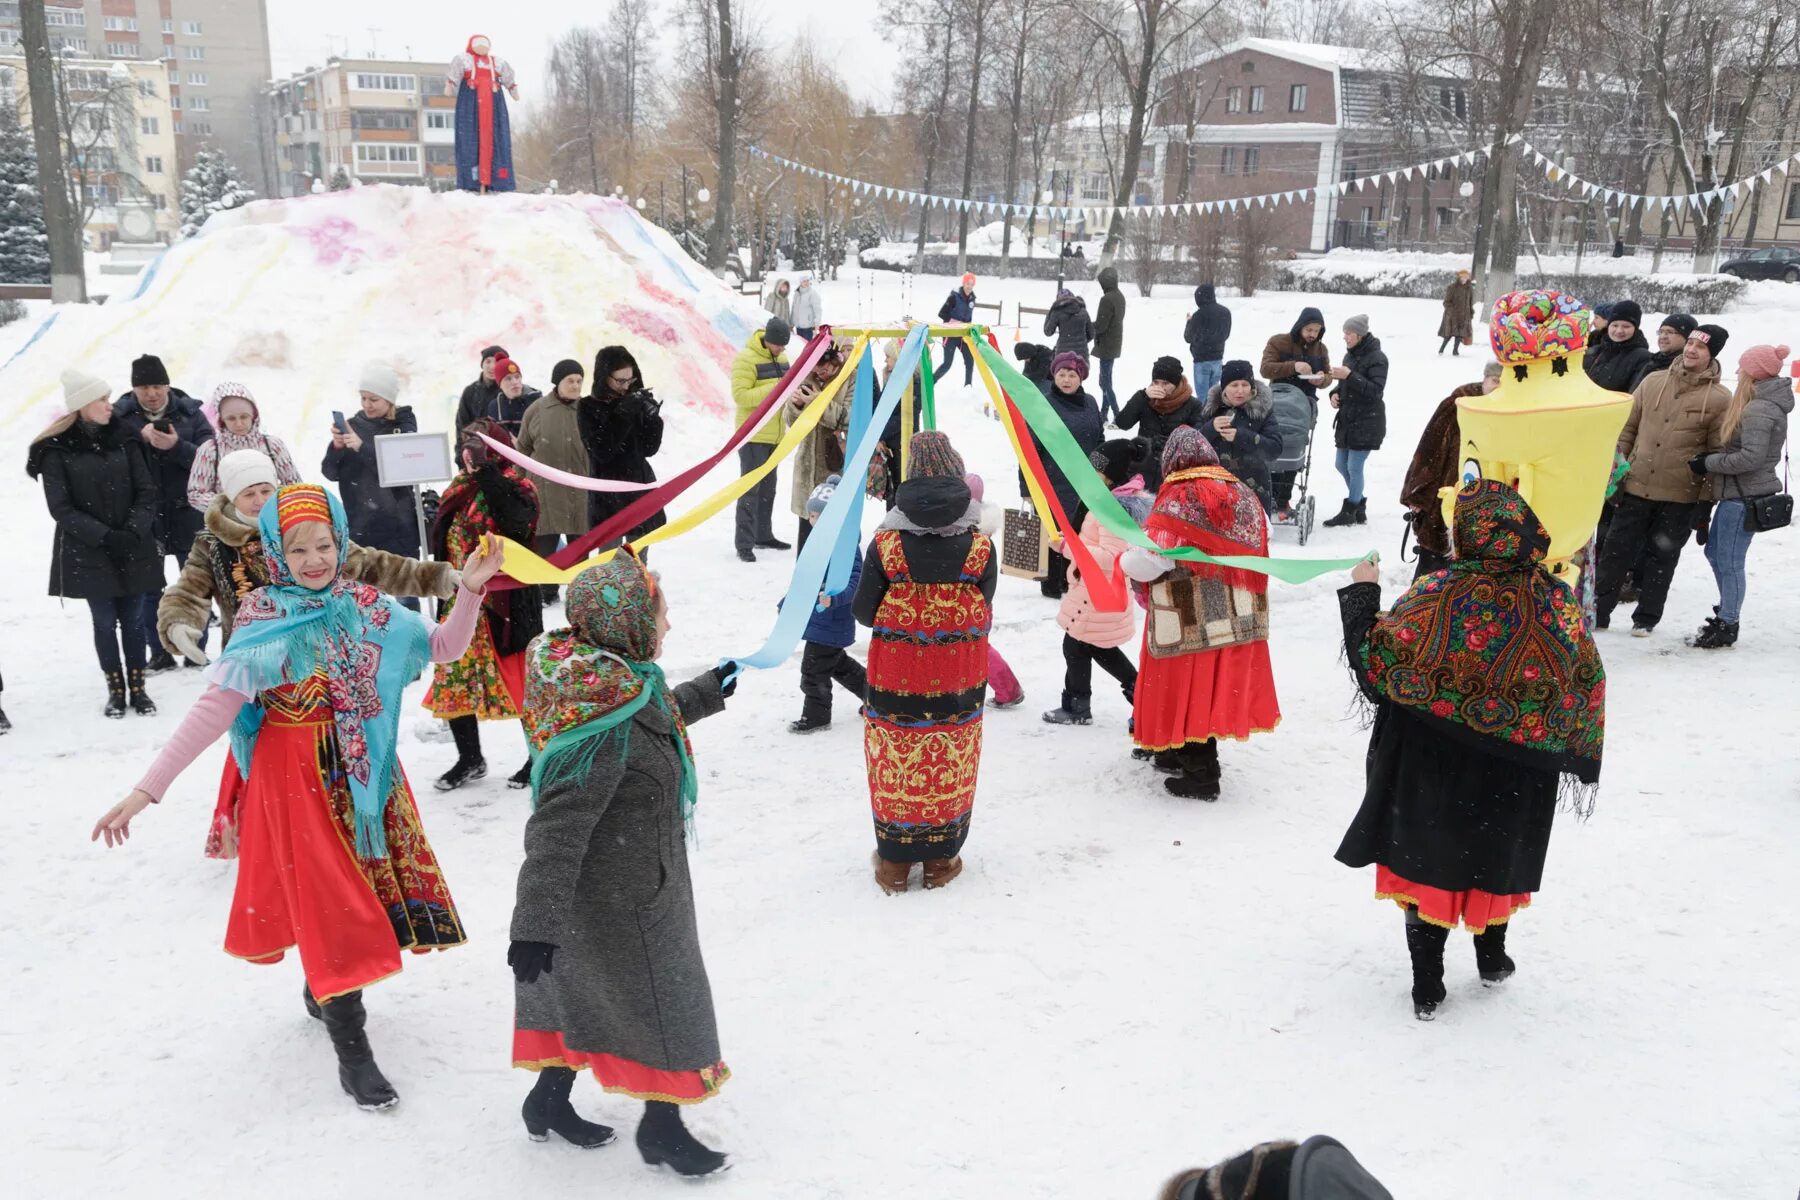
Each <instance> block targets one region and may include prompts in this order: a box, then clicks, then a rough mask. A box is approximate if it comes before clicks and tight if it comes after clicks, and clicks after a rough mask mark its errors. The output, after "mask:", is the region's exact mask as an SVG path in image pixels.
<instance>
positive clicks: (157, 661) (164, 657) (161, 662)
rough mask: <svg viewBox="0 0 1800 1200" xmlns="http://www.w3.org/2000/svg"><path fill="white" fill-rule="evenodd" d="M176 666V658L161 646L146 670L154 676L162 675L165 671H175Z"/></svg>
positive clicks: (152, 656)
mask: <svg viewBox="0 0 1800 1200" xmlns="http://www.w3.org/2000/svg"><path fill="white" fill-rule="evenodd" d="M176 665H177V664H176V662H175V658H174V656H173V655H171V654H170V653H169V652H168V651H167V650H164V649H162V648H161V647H160V646H159V647H157V650H156V653H155V654H152V655H151V656H150V661H149V663H148V664H147V665H146V666H145V668H144V669H145V670H146V671H148V672H149V673H150V674H152V675H161V674H162V673H163V672H164V671H173V670H174V669H175V667H176Z"/></svg>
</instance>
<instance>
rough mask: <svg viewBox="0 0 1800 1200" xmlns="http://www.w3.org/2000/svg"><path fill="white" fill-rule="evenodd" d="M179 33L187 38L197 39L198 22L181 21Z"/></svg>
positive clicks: (198, 33)
mask: <svg viewBox="0 0 1800 1200" xmlns="http://www.w3.org/2000/svg"><path fill="white" fill-rule="evenodd" d="M181 32H183V33H185V34H187V35H188V36H189V37H199V36H200V22H198V21H183V22H182V23H181Z"/></svg>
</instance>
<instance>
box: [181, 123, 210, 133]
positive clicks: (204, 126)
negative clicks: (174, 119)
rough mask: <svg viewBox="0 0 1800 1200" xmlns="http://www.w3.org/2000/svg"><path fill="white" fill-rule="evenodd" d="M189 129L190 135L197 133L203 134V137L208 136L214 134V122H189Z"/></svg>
mask: <svg viewBox="0 0 1800 1200" xmlns="http://www.w3.org/2000/svg"><path fill="white" fill-rule="evenodd" d="M187 127H188V132H189V133H197V134H201V135H206V134H210V133H211V132H212V122H211V121H189V122H188V123H187Z"/></svg>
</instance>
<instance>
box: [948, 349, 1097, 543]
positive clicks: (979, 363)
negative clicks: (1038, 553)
mask: <svg viewBox="0 0 1800 1200" xmlns="http://www.w3.org/2000/svg"><path fill="white" fill-rule="evenodd" d="M970 355H971V357H973V358H974V359H975V369H976V370H977V371H979V372H981V381H982V382H983V383H985V384H987V389H988V395H989V396H990V397H992V399H993V402H994V407H995V408H996V409H998V410H999V412H1000V425H1001V427H1002V428H1004V429H1005V430H1006V440H1007V441H1009V442H1011V443H1012V450H1013V457H1014V458H1015V459H1017V460H1018V461H1019V473H1020V474H1021V475H1023V476H1025V489H1026V491H1028V492H1030V493H1031V507H1032V508H1034V509H1036V510H1037V515H1038V520H1040V521H1042V522H1043V523H1044V528H1045V529H1046V530H1049V531H1050V536H1052V537H1055V536H1056V533H1055V530H1056V521H1055V520H1054V519H1052V517H1051V516H1050V503H1049V501H1047V500H1045V499H1044V490H1043V489H1042V488H1040V487H1039V486H1038V481H1037V476H1035V475H1033V474H1032V473H1031V472H1030V471H1027V470H1025V465H1024V464H1025V451H1024V449H1023V448H1022V447H1020V445H1019V431H1018V429H1017V428H1016V427H1014V425H1013V420H1012V406H1011V405H1009V404H1007V403H1006V400H1005V396H1004V393H1003V392H1002V391H1001V390H1000V384H999V382H998V381H997V380H996V379H995V378H994V373H993V372H992V371H991V370H989V369H988V365H987V363H986V362H984V361H983V360H982V358H981V356H980V355H979V354H975V353H974V348H973V347H970ZM1073 515H1074V514H1070V516H1071V518H1072V517H1073Z"/></svg>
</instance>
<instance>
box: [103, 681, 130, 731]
mask: <svg viewBox="0 0 1800 1200" xmlns="http://www.w3.org/2000/svg"><path fill="white" fill-rule="evenodd" d="M102 711H103V712H105V713H106V715H107V716H109V717H111V718H112V719H113V720H115V721H118V720H123V719H124V717H125V676H123V675H121V674H119V672H117V671H108V672H107V673H106V707H105V709H103V710H102Z"/></svg>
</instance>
